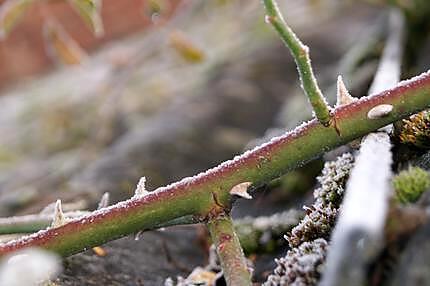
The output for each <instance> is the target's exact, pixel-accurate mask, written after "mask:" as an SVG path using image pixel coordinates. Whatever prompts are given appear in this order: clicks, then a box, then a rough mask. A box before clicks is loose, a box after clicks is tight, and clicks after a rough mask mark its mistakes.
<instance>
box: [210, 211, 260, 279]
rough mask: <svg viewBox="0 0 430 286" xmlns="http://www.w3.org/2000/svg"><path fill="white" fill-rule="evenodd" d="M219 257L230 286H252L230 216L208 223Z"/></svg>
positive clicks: (222, 216) (220, 217) (223, 216)
mask: <svg viewBox="0 0 430 286" xmlns="http://www.w3.org/2000/svg"><path fill="white" fill-rule="evenodd" d="M207 226H208V229H209V232H210V235H211V237H212V240H213V243H214V245H215V247H216V251H217V254H218V257H219V259H220V261H221V267H222V269H223V273H224V278H225V280H226V281H227V285H228V286H250V285H252V281H251V274H250V273H249V270H248V267H247V266H246V258H245V256H244V254H243V250H242V247H241V246H240V243H239V239H238V237H237V235H236V233H235V232H234V227H233V223H232V220H231V218H230V216H229V215H221V216H218V217H217V218H215V219H212V220H210V221H209V222H208V223H207Z"/></svg>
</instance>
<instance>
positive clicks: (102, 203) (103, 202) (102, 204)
mask: <svg viewBox="0 0 430 286" xmlns="http://www.w3.org/2000/svg"><path fill="white" fill-rule="evenodd" d="M109 199H110V195H109V192H106V193H104V194H103V196H102V198H101V199H100V202H99V205H98V207H97V209H98V210H99V209H102V208H106V207H107V206H109Z"/></svg>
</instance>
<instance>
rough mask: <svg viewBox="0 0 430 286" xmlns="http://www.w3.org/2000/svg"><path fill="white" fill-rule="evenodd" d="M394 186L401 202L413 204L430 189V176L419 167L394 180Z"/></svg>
mask: <svg viewBox="0 0 430 286" xmlns="http://www.w3.org/2000/svg"><path fill="white" fill-rule="evenodd" d="M393 186H394V191H395V196H396V199H397V200H398V201H399V202H401V203H403V204H406V203H413V202H416V201H417V200H418V199H419V197H420V196H421V194H422V193H423V192H425V191H426V190H427V189H429V188H430V174H429V173H427V172H426V171H425V170H423V169H421V168H419V167H410V168H409V169H408V170H404V171H401V172H400V173H399V174H398V175H397V176H395V177H394V178H393Z"/></svg>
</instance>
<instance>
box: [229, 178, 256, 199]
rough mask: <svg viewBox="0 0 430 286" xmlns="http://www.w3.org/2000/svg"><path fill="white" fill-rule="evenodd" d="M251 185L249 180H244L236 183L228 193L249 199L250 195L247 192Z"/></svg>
mask: <svg viewBox="0 0 430 286" xmlns="http://www.w3.org/2000/svg"><path fill="white" fill-rule="evenodd" d="M251 185H252V183H251V182H244V183H240V184H237V185H236V186H234V187H233V188H232V189H231V190H230V195H236V196H239V197H242V198H244V199H247V200H251V199H252V196H251V195H250V194H248V192H247V190H248V187H249V186H251Z"/></svg>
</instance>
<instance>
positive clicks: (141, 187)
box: [134, 177, 149, 197]
mask: <svg viewBox="0 0 430 286" xmlns="http://www.w3.org/2000/svg"><path fill="white" fill-rule="evenodd" d="M145 185H146V178H145V177H142V178H140V180H139V183H137V186H136V190H135V192H134V196H135V197H144V196H146V195H147V194H149V192H148V191H147V190H146V188H145Z"/></svg>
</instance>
